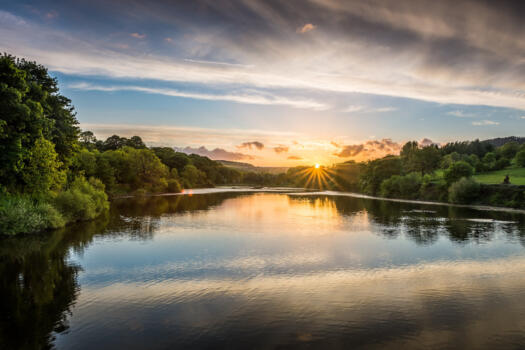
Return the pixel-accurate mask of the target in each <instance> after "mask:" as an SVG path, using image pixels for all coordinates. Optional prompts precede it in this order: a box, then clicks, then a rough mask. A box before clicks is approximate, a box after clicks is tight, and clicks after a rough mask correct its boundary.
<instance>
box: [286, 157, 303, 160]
mask: <svg viewBox="0 0 525 350" xmlns="http://www.w3.org/2000/svg"><path fill="white" fill-rule="evenodd" d="M288 159H289V160H302V159H303V157H300V156H288Z"/></svg>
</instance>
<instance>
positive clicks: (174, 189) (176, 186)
mask: <svg viewBox="0 0 525 350" xmlns="http://www.w3.org/2000/svg"><path fill="white" fill-rule="evenodd" d="M166 189H167V191H168V192H170V193H179V192H180V191H181V190H182V188H181V186H180V183H179V181H177V180H175V179H169V180H168V185H167V188H166Z"/></svg>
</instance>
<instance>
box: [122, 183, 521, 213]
mask: <svg viewBox="0 0 525 350" xmlns="http://www.w3.org/2000/svg"><path fill="white" fill-rule="evenodd" d="M228 192H238V193H281V194H287V195H291V196H302V195H309V196H313V195H324V196H340V197H352V198H361V199H372V200H382V201H389V202H397V203H407V204H420V205H434V206H436V205H437V206H448V207H456V208H470V209H474V210H479V211H500V212H508V213H517V214H525V209H515V208H511V207H496V206H490V205H476V204H454V203H447V202H435V201H428V200H417V199H402V198H387V197H378V196H370V195H366V194H362V193H357V192H342V191H320V190H313V189H304V188H298V187H263V188H253V187H248V186H247V187H242V186H232V187H229V186H228V187H220V186H218V187H210V188H195V189H188V190H185V191H182V192H179V193H158V194H148V195H145V196H138V195H124V196H119V197H113V198H112V199H125V198H135V197H154V196H182V195H189V196H192V195H198V194H213V193H228Z"/></svg>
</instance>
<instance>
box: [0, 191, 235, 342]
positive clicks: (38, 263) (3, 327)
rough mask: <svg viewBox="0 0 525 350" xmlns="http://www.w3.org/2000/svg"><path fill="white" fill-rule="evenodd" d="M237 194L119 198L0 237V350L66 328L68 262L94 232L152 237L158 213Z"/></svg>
mask: <svg viewBox="0 0 525 350" xmlns="http://www.w3.org/2000/svg"><path fill="white" fill-rule="evenodd" d="M240 195H241V194H231V193H230V194H214V195H196V196H192V197H189V196H173V197H144V198H138V199H122V200H118V201H115V202H113V203H112V208H111V211H110V213H109V214H108V215H106V216H103V217H101V218H99V219H97V220H94V221H90V222H84V223H78V224H75V225H72V226H68V227H67V228H64V229H61V230H57V231H53V232H49V233H46V234H42V235H31V236H18V237H10V238H3V239H1V240H0V298H1V300H2V301H1V304H0V349H41V348H43V349H46V348H52V347H53V344H52V342H53V334H54V333H60V332H63V331H66V330H67V329H68V323H67V316H68V315H69V313H70V312H71V307H72V305H73V304H74V302H75V300H76V297H77V293H78V290H79V286H78V283H77V274H78V271H79V270H80V267H79V266H77V265H75V264H73V263H71V262H69V261H68V253H69V251H70V249H72V250H74V251H76V252H77V253H82V252H83V250H84V249H85V248H86V247H87V246H89V244H91V242H92V241H93V237H95V236H97V235H105V236H112V235H124V234H125V235H132V236H133V235H135V236H136V237H138V238H140V239H149V238H151V237H152V235H153V233H154V232H155V230H156V228H157V227H158V225H159V221H160V217H161V216H162V215H164V214H172V213H178V212H185V211H195V210H206V209H208V208H210V206H214V205H219V204H220V203H222V202H223V201H224V200H225V199H228V198H233V197H238V196H240Z"/></svg>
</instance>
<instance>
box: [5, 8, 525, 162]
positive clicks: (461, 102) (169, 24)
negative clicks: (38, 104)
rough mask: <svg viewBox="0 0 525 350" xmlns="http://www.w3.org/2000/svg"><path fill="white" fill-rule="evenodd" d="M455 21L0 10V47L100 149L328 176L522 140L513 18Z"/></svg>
mask: <svg viewBox="0 0 525 350" xmlns="http://www.w3.org/2000/svg"><path fill="white" fill-rule="evenodd" d="M455 5H456V4H455V2H449V1H445V2H431V1H427V2H425V5H421V4H418V5H416V4H414V3H413V2H412V1H409V0H402V1H401V2H397V1H396V2H389V1H374V2H360V1H349V2H342V3H339V2H334V1H329V0H319V1H317V0H316V1H305V2H296V1H292V2H291V3H288V2H287V3H286V5H285V4H279V3H277V2H276V3H273V2H267V1H262V0H257V1H250V2H244V1H238V2H232V3H230V2H228V4H223V3H221V2H214V1H201V0H199V1H191V2H162V1H151V2H148V6H144V4H143V3H141V2H140V1H131V2H130V3H129V4H127V5H124V4H121V3H118V2H111V1H110V2H102V1H95V2H94V3H91V2H89V3H80V2H77V1H72V2H66V3H63V4H60V6H58V4H56V3H53V2H48V3H46V2H36V1H22V2H21V3H19V2H14V1H11V2H8V3H5V4H3V6H2V8H0V46H1V47H2V49H3V50H4V51H7V52H10V53H11V54H14V55H16V56H18V57H25V58H28V59H31V60H36V61H38V62H39V63H42V64H44V65H46V66H47V67H49V68H50V72H51V73H52V75H54V76H56V77H58V78H59V80H60V82H61V84H60V85H61V86H60V88H61V91H62V92H63V93H64V94H65V95H66V96H69V97H70V98H71V99H72V100H73V101H74V102H75V108H76V111H77V116H78V119H79V121H80V123H81V127H82V128H83V129H85V130H92V131H93V132H94V133H95V135H96V136H97V137H98V138H99V139H104V138H107V137H108V136H111V135H113V134H119V135H122V136H125V137H130V136H133V135H141V136H142V137H143V139H144V140H145V142H146V143H147V144H148V145H150V146H159V145H162V146H172V147H177V148H178V149H180V150H184V152H187V153H197V154H199V155H205V156H208V157H210V158H212V159H223V160H229V161H239V162H246V163H251V164H254V165H259V166H297V165H308V164H312V163H315V162H322V163H323V164H333V163H337V162H342V161H346V160H357V161H361V160H367V159H374V158H380V157H383V156H385V155H387V154H398V153H399V149H400V145H402V144H403V143H404V142H406V141H409V140H418V141H422V142H423V141H425V142H431V143H432V142H434V143H438V144H441V143H444V142H448V141H453V140H463V139H475V138H480V139H484V138H489V137H494V136H495V135H499V136H502V135H509V134H512V133H513V132H514V130H521V129H523V127H524V123H525V118H524V111H525V99H524V97H523V94H521V93H519V91H521V90H522V89H523V86H524V84H525V75H524V74H523V72H524V70H523V69H522V68H523V67H522V66H523V62H522V60H521V57H523V56H524V48H523V45H520V44H519V43H520V42H521V41H520V40H513V38H522V37H523V34H524V33H523V26H521V21H522V18H521V17H520V16H519V11H515V10H512V8H511V7H508V8H507V7H504V6H502V7H501V8H496V6H497V4H496V3H490V4H480V3H478V2H465V3H464V4H463V5H462V6H461V11H459V10H458V11H456V9H455ZM492 7H494V8H492ZM292 8H293V9H294V10H293V11H290V9H292ZM134 11H136V13H135V12H134ZM86 13H89V16H86ZM471 16H472V17H471ZM75 18H76V19H79V18H82V20H74V19H75ZM104 18H118V20H117V21H105V20H104ZM137 18H140V21H137ZM471 18H476V21H473V20H471ZM101 23H103V25H101ZM226 23H227V25H226ZM499 23H508V25H507V26H500V25H498V24H499ZM270 48H271V49H270ZM253 142H258V143H259V144H260V145H263V147H243V146H242V145H244V144H250V143H253Z"/></svg>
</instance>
